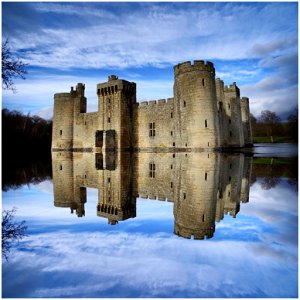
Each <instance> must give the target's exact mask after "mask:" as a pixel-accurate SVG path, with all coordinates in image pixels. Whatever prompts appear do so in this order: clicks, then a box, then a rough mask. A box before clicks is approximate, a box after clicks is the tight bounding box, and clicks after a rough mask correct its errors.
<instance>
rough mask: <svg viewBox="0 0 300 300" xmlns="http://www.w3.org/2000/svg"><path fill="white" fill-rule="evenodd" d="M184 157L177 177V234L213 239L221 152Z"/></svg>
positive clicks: (175, 196) (175, 207)
mask: <svg viewBox="0 0 300 300" xmlns="http://www.w3.org/2000/svg"><path fill="white" fill-rule="evenodd" d="M187 155H188V156H187V157H186V155H185V154H178V156H182V159H181V160H178V158H177V159H176V160H177V163H178V162H179V161H181V166H179V165H177V166H176V171H177V174H175V176H174V181H175V183H174V185H175V187H174V233H175V234H176V235H178V236H181V237H184V238H191V237H192V236H193V237H194V239H204V238H211V237H213V235H214V231H215V218H216V202H217V190H218V179H219V174H218V173H219V163H220V161H219V156H220V155H219V153H206V152H202V153H188V154H187Z"/></svg>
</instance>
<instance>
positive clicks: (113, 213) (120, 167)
mask: <svg viewBox="0 0 300 300" xmlns="http://www.w3.org/2000/svg"><path fill="white" fill-rule="evenodd" d="M116 160H117V161H116V163H115V166H116V168H115V169H114V170H108V169H106V170H101V171H99V175H98V187H99V189H98V192H99V193H98V205H97V216H99V217H104V218H107V219H108V223H109V224H111V225H115V224H117V223H118V222H119V221H122V220H126V219H129V218H134V217H135V216H136V197H135V194H134V192H133V186H132V184H133V164H132V154H131V153H128V152H127V153H126V152H118V153H117V158H116Z"/></svg>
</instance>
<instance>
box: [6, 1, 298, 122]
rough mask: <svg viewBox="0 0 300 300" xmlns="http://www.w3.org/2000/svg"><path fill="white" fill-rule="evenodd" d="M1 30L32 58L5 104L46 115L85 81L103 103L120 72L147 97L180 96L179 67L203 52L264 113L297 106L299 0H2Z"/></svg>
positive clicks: (93, 99)
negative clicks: (105, 87)
mask: <svg viewBox="0 0 300 300" xmlns="http://www.w3.org/2000/svg"><path fill="white" fill-rule="evenodd" d="M2 38H3V39H6V38H8V39H9V43H10V46H11V50H12V53H13V54H14V55H15V56H16V57H19V58H20V59H21V60H22V61H23V62H25V63H28V67H27V70H28V74H27V75H26V80H21V79H20V80H15V86H16V88H17V93H12V92H11V91H3V95H2V96H3V99H2V107H3V108H9V109H16V110H20V111H22V112H24V113H30V114H38V115H40V116H41V117H44V118H51V117H52V114H53V101H54V100H53V95H54V94H55V93H58V92H69V90H70V87H71V86H75V85H76V84H77V83H78V82H82V83H85V85H86V97H87V99H88V111H96V110H97V96H96V84H97V83H101V82H105V81H106V80H107V76H108V75H111V74H115V75H117V76H119V78H122V79H125V80H128V81H134V82H136V83H137V100H138V101H143V100H155V99H163V98H170V97H173V81H174V75H173V66H174V65H176V64H178V63H181V62H184V61H189V60H191V61H193V60H198V59H203V60H209V61H212V62H213V63H214V65H215V68H216V76H217V77H220V78H222V79H223V80H224V82H225V84H226V85H228V84H230V83H232V82H237V84H238V86H239V87H240V89H241V96H247V97H249V98H250V111H251V112H252V113H253V114H254V115H255V116H256V117H258V116H259V115H260V113H261V111H262V110H271V111H274V112H276V113H277V114H278V115H279V116H281V118H282V119H286V118H287V116H288V115H289V114H290V113H291V112H293V110H294V109H295V107H297V105H298V3H297V2H294V3H293V2H290V3H286V2H261V3H259V2H257V3H250V2H231V3H230V2H228V3H227V2H215V3H214V2H209V3H205V2H190V3H186V2H183V3H181V2H165V3H158V2H147V3H146V2H133V3H126V2H121V3H120V2H119V3H109V2H106V3H104V2H103V3H101V2H90V3H85V2H64V3H61V2H2Z"/></svg>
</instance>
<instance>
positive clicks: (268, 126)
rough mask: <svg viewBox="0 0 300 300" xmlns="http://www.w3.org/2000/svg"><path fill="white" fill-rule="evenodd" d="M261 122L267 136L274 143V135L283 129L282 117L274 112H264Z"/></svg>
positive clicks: (260, 118)
mask: <svg viewBox="0 0 300 300" xmlns="http://www.w3.org/2000/svg"><path fill="white" fill-rule="evenodd" d="M259 122H260V124H261V126H262V127H263V130H264V131H265V134H267V135H268V136H270V139H271V142H272V143H273V135H274V133H276V131H277V132H278V131H279V129H281V127H282V125H281V123H280V117H279V116H278V115H277V114H276V113H275V112H272V111H269V110H263V111H262V112H261V114H260V117H259Z"/></svg>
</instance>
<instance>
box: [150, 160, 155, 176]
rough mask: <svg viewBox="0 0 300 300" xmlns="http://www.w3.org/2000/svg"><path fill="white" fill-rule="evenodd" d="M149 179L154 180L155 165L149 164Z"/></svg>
mask: <svg viewBox="0 0 300 300" xmlns="http://www.w3.org/2000/svg"><path fill="white" fill-rule="evenodd" d="M149 177H150V178H155V164H154V163H150V164H149Z"/></svg>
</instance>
